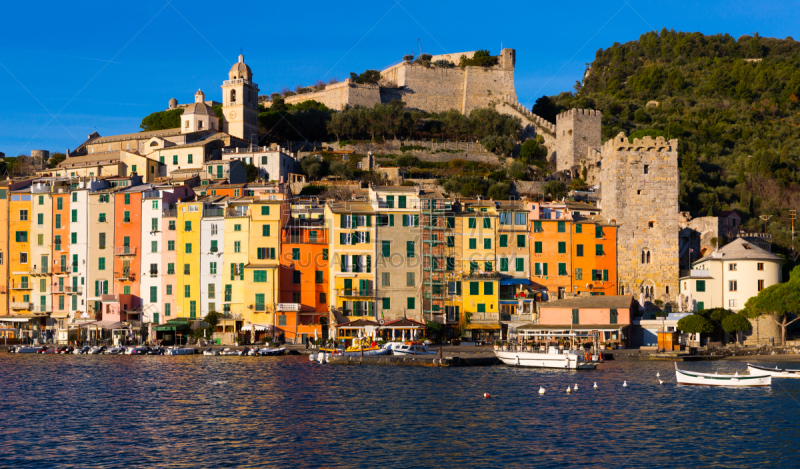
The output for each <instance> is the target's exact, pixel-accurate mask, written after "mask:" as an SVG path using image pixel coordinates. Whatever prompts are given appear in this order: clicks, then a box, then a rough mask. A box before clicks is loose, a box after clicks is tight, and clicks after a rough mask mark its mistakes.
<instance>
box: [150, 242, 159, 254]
mask: <svg viewBox="0 0 800 469" xmlns="http://www.w3.org/2000/svg"><path fill="white" fill-rule="evenodd" d="M150 252H158V241H150Z"/></svg>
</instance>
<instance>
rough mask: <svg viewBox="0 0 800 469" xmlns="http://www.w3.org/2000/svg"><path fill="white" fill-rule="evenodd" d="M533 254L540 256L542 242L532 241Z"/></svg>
mask: <svg viewBox="0 0 800 469" xmlns="http://www.w3.org/2000/svg"><path fill="white" fill-rule="evenodd" d="M533 253H534V254H541V253H542V242H541V241H534V243H533Z"/></svg>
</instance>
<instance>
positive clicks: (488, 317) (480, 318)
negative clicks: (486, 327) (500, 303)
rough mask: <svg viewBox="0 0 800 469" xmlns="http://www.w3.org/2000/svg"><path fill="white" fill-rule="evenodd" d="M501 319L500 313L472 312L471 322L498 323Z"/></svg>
mask: <svg viewBox="0 0 800 469" xmlns="http://www.w3.org/2000/svg"><path fill="white" fill-rule="evenodd" d="M499 321H500V313H472V316H471V317H470V322H473V323H496V322H499Z"/></svg>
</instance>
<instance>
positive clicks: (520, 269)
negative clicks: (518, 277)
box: [516, 259, 525, 272]
mask: <svg viewBox="0 0 800 469" xmlns="http://www.w3.org/2000/svg"><path fill="white" fill-rule="evenodd" d="M516 261H517V272H524V271H525V259H517V260H516Z"/></svg>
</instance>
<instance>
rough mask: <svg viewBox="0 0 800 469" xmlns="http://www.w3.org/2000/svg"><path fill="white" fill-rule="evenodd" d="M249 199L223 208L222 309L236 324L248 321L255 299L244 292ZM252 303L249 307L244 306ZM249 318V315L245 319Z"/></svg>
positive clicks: (247, 260) (247, 257)
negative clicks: (252, 300)
mask: <svg viewBox="0 0 800 469" xmlns="http://www.w3.org/2000/svg"><path fill="white" fill-rule="evenodd" d="M248 204H249V201H245V202H241V201H240V202H238V203H237V202H229V203H228V207H227V208H226V209H225V251H224V254H223V257H224V259H225V262H224V265H223V270H222V285H223V287H222V294H223V298H222V300H223V301H222V311H223V313H224V314H225V315H226V316H230V317H231V318H232V320H235V321H236V324H237V326H241V325H242V324H243V322H246V321H248V320H249V321H251V322H252V317H253V314H252V312H253V311H254V310H255V303H253V302H248V301H249V300H250V298H249V296H248V295H245V268H244V266H245V265H247V264H248V262H249V260H250V259H249V254H248V253H249V249H250V217H249V216H248V209H249V205H248ZM250 305H252V306H253V309H252V310H251V309H249V308H248V307H249V306H250ZM246 318H250V319H246Z"/></svg>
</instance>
